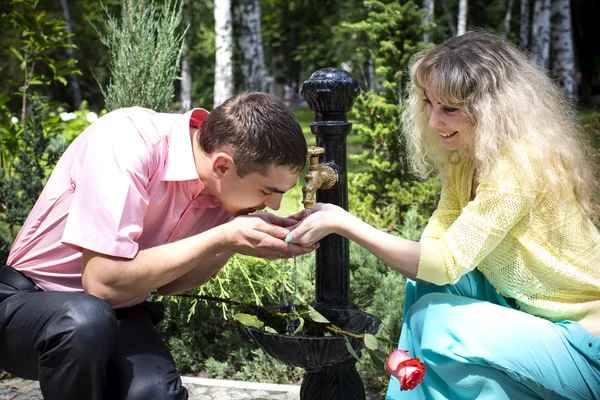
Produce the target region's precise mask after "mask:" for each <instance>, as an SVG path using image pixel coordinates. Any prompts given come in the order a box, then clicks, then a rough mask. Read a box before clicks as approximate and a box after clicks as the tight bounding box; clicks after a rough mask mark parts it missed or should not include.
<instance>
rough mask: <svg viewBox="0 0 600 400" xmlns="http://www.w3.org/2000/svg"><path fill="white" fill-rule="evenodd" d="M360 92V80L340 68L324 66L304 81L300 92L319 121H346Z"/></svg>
mask: <svg viewBox="0 0 600 400" xmlns="http://www.w3.org/2000/svg"><path fill="white" fill-rule="evenodd" d="M359 93H360V88H359V86H358V82H356V81H355V80H354V78H352V76H351V75H350V74H349V73H348V72H346V71H344V70H343V69H339V68H323V69H320V70H318V71H316V72H314V73H313V74H312V75H311V76H310V78H309V79H307V80H306V81H304V83H303V84H302V90H301V92H300V94H301V95H302V97H304V99H305V100H306V103H307V104H308V107H310V109H311V110H312V111H313V112H314V113H315V114H316V120H317V121H319V120H322V121H346V113H347V112H348V111H349V110H350V109H351V108H352V104H354V100H355V99H356V96H358V94H359Z"/></svg>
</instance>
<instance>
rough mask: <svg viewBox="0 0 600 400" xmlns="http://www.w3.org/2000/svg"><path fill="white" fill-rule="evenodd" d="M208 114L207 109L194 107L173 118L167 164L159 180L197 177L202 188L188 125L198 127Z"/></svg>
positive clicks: (179, 179) (184, 179)
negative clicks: (179, 116)
mask: <svg viewBox="0 0 600 400" xmlns="http://www.w3.org/2000/svg"><path fill="white" fill-rule="evenodd" d="M208 114H209V113H208V111H206V110H205V109H203V108H194V109H193V110H191V111H188V112H187V113H185V114H183V115H182V116H181V118H177V119H176V120H175V122H174V123H173V125H172V126H171V135H170V137H169V153H168V154H167V165H166V166H165V169H164V173H163V176H162V178H161V180H163V181H189V180H195V179H197V180H198V181H199V182H200V184H201V186H202V187H201V188H200V190H202V189H204V183H202V181H201V180H200V178H199V177H198V171H197V170H196V163H195V162H194V151H193V150H192V141H191V140H190V126H193V127H196V126H198V127H199V126H200V124H202V122H203V121H204V120H205V119H206V117H207V116H208Z"/></svg>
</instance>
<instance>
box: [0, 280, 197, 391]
mask: <svg viewBox="0 0 600 400" xmlns="http://www.w3.org/2000/svg"><path fill="white" fill-rule="evenodd" d="M163 312H164V307H163V305H162V304H161V303H150V302H145V303H142V304H140V305H137V306H134V307H130V308H125V309H119V310H116V312H115V310H113V309H112V308H111V307H110V306H109V305H108V303H106V302H105V301H103V300H100V299H98V298H96V297H94V296H91V295H88V294H85V293H67V292H44V291H39V290H33V289H32V290H17V289H14V288H13V287H11V286H8V285H7V284H4V283H2V282H0V369H2V370H5V371H8V372H9V373H11V374H13V375H16V376H19V377H22V378H26V379H33V380H39V381H40V388H41V391H42V395H43V396H44V399H45V400H71V399H72V400H82V399H86V400H100V399H107V400H113V399H114V400H119V399H128V400H134V399H135V400H148V399H156V400H163V399H164V400H167V399H177V400H179V399H187V398H188V392H187V390H186V389H185V388H184V387H183V386H182V385H181V378H180V377H179V375H178V374H177V371H176V369H175V363H174V362H173V358H172V357H171V354H170V352H169V350H168V349H167V347H166V346H165V345H164V344H163V343H162V342H161V340H160V338H159V336H158V334H157V332H156V330H155V329H154V325H155V324H156V323H158V322H159V321H160V319H161V318H162V315H163Z"/></svg>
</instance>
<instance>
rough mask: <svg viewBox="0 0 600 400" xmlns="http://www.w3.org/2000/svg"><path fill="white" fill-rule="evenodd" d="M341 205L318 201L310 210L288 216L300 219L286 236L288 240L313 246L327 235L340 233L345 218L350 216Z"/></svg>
mask: <svg viewBox="0 0 600 400" xmlns="http://www.w3.org/2000/svg"><path fill="white" fill-rule="evenodd" d="M349 215H350V214H348V212H347V211H346V210H344V209H343V208H341V207H338V206H336V205H334V204H329V203H316V204H315V206H314V207H313V208H312V209H311V210H310V212H309V210H302V211H301V212H299V213H297V214H294V215H292V216H290V217H288V218H291V219H299V220H300V222H299V223H298V225H296V226H295V227H289V229H291V230H292V231H291V232H290V234H289V235H288V236H287V237H286V239H285V240H286V242H288V243H294V244H298V245H301V246H312V245H314V244H315V243H317V242H318V241H319V240H321V239H322V238H324V237H325V236H327V235H329V234H332V233H338V230H339V229H340V227H341V225H342V224H343V222H344V220H345V219H346V218H347V217H348V216H349Z"/></svg>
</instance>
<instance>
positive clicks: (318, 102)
mask: <svg viewBox="0 0 600 400" xmlns="http://www.w3.org/2000/svg"><path fill="white" fill-rule="evenodd" d="M359 92H360V88H359V87H358V83H357V82H356V81H355V80H354V79H353V78H352V77H351V76H350V74H348V73H347V72H346V71H344V70H342V69H337V68H324V69H320V70H318V71H316V72H315V73H313V74H312V75H311V77H310V78H309V79H308V80H306V81H305V82H304V84H303V85H302V90H301V95H302V97H304V99H305V100H306V102H307V104H308V107H309V108H310V109H311V110H312V111H313V112H314V113H315V122H314V123H312V124H311V125H310V130H311V132H312V133H313V134H314V135H315V136H316V142H317V146H318V147H322V148H324V149H325V153H324V154H322V155H321V156H320V162H321V163H322V164H327V165H330V166H332V167H333V168H334V169H335V170H336V172H337V182H336V183H335V185H334V186H333V187H331V188H330V189H327V190H318V191H317V199H318V201H319V202H322V203H333V204H336V205H338V206H340V207H342V208H344V209H346V210H347V209H348V173H347V167H346V166H347V152H346V137H347V136H348V134H349V133H350V130H351V129H352V123H350V122H348V119H347V118H346V114H347V112H348V111H350V109H351V108H352V104H354V100H355V99H356V96H358V93H359ZM349 254H350V252H349V243H348V239H346V238H344V237H342V236H339V235H329V236H327V237H325V238H323V239H322V240H321V247H320V248H319V249H317V251H316V260H317V261H316V264H317V265H316V268H317V269H316V302H317V303H318V304H321V305H332V306H342V307H346V306H349V305H350V291H349V287H350V268H349V264H350V262H349V258H350V255H349Z"/></svg>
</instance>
